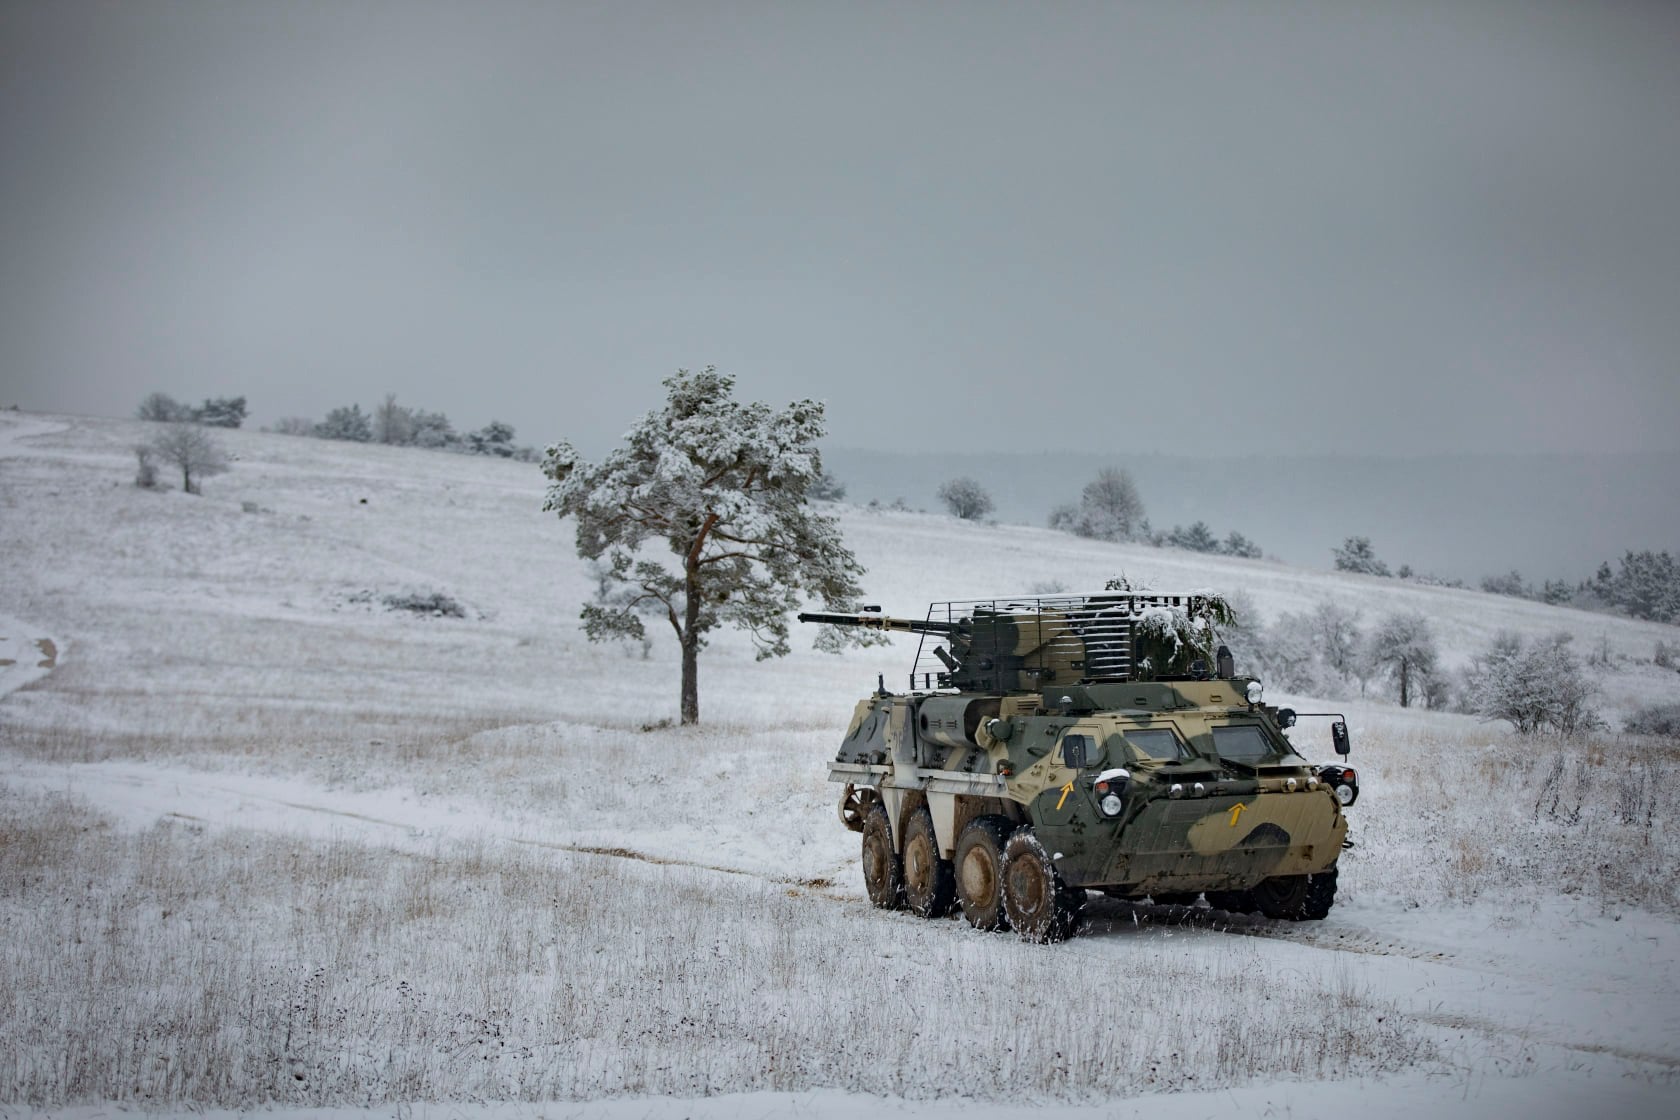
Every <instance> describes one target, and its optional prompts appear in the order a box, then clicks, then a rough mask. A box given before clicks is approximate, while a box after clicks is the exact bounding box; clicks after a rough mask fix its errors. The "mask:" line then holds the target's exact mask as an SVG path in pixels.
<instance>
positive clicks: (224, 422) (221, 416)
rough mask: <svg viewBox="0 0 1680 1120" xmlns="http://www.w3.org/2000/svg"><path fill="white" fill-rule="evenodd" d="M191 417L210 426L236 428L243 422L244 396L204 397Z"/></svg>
mask: <svg viewBox="0 0 1680 1120" xmlns="http://www.w3.org/2000/svg"><path fill="white" fill-rule="evenodd" d="M192 418H193V419H194V420H197V421H198V422H199V423H200V424H203V425H205V426H207V427H211V428H237V427H239V426H240V425H241V424H243V423H245V398H244V397H206V398H205V399H204V404H203V406H202V407H200V408H195V409H193V410H192Z"/></svg>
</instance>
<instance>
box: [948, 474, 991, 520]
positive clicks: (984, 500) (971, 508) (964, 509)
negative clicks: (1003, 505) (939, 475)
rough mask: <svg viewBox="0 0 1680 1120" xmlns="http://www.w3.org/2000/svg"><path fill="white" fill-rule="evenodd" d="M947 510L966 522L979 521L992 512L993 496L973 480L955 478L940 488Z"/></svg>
mask: <svg viewBox="0 0 1680 1120" xmlns="http://www.w3.org/2000/svg"><path fill="white" fill-rule="evenodd" d="M939 500H940V501H942V502H944V503H945V508H946V509H948V510H950V511H951V512H952V513H953V514H954V515H956V516H957V517H960V518H962V519H963V520H964V521H977V520H979V519H980V518H982V517H984V516H986V515H987V514H988V513H990V512H992V508H993V505H992V496H991V495H990V494H988V493H986V491H985V490H984V489H982V488H981V486H980V484H979V483H978V482H976V481H974V480H973V479H972V478H953V479H951V481H949V482H947V483H945V484H944V485H942V486H941V487H940V488H939Z"/></svg>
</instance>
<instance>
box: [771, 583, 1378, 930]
mask: <svg viewBox="0 0 1680 1120" xmlns="http://www.w3.org/2000/svg"><path fill="white" fill-rule="evenodd" d="M1228 618H1229V609H1228V608H1226V607H1225V605H1224V603H1223V600H1221V599H1220V598H1219V597H1218V596H1214V595H1205V594H1204V595H1156V594H1144V593H1135V592H1132V591H1129V590H1127V591H1120V592H1108V593H1101V594H1092V595H1065V596H1054V597H1027V598H1019V599H996V600H979V601H966V602H947V603H935V604H933V605H932V606H931V607H930V608H929V610H928V614H927V617H926V618H924V619H920V620H918V619H912V618H892V617H888V616H886V615H883V614H880V613H879V610H878V608H865V609H864V610H863V611H862V612H860V613H858V614H855V615H853V614H801V615H800V616H799V619H800V621H801V622H811V623H822V624H827V625H833V626H861V627H870V628H874V629H878V630H884V631H898V632H903V633H909V634H916V635H920V638H921V641H920V644H919V646H918V649H917V654H916V659H915V662H914V664H913V666H912V668H911V673H910V680H909V682H908V683H909V688H908V690H906V691H904V692H892V691H889V690H888V689H887V688H886V685H885V681H884V679H883V680H880V681H879V682H878V685H877V688H876V691H875V692H874V694H873V695H871V696H867V697H865V698H864V699H863V700H860V701H859V702H858V705H857V708H856V710H855V711H854V712H853V713H852V720H851V724H850V726H849V727H848V728H847V729H846V735H845V738H844V739H843V740H842V741H841V744H840V750H839V753H838V754H837V755H836V756H835V758H834V761H833V762H831V763H830V764H829V780H831V781H834V782H842V783H844V784H845V792H844V794H843V795H842V797H841V801H840V817H841V820H842V821H843V822H844V823H845V825H846V826H847V827H848V828H851V829H853V830H854V831H857V832H860V833H862V836H863V880H864V886H865V889H866V890H867V892H868V894H869V899H870V901H871V902H872V903H873V904H874V905H876V906H878V907H881V908H883V909H897V908H900V907H903V908H906V909H909V910H910V911H912V912H913V913H915V914H918V915H920V916H922V917H926V918H936V917H940V916H942V915H945V914H947V913H949V912H950V910H951V909H952V907H953V906H960V907H961V908H962V912H963V915H964V916H965V917H966V918H967V919H968V921H969V922H970V923H971V924H972V925H974V926H975V927H976V928H978V929H983V930H996V929H1007V928H1013V929H1014V930H1015V931H1016V932H1017V933H1018V934H1019V935H1020V936H1021V937H1022V938H1023V939H1025V940H1028V941H1038V942H1045V941H1058V940H1061V939H1063V938H1066V937H1068V936H1070V935H1071V934H1072V933H1073V931H1074V930H1075V928H1076V927H1077V925H1078V921H1079V916H1080V910H1081V907H1082V905H1083V903H1084V901H1085V898H1086V893H1087V892H1088V891H1091V890H1097V891H1101V892H1103V893H1105V894H1108V895H1111V896H1114V897H1117V898H1126V899H1142V898H1145V897H1148V898H1150V899H1152V900H1153V901H1155V902H1156V903H1181V904H1182V903H1193V902H1195V901H1196V899H1197V897H1198V896H1200V895H1202V894H1203V893H1205V894H1206V896H1207V900H1208V903H1209V905H1211V906H1214V907H1216V908H1220V909H1224V910H1229V911H1233V912H1248V911H1254V910H1258V911H1259V912H1261V913H1262V914H1265V915H1266V916H1267V917H1271V918H1278V919H1285V920H1290V921H1301V920H1309V919H1320V918H1323V917H1325V915H1327V914H1328V913H1329V911H1330V907H1331V904H1332V903H1333V902H1334V900H1335V897H1336V861H1337V858H1338V857H1339V856H1340V855H1341V854H1342V850H1343V848H1344V846H1346V843H1347V818H1346V816H1345V813H1344V809H1345V808H1346V807H1347V806H1349V805H1352V804H1353V802H1354V800H1355V799H1356V798H1357V796H1358V785H1357V775H1356V774H1355V772H1354V771H1353V770H1351V769H1349V768H1347V767H1345V766H1340V765H1327V766H1316V765H1314V764H1312V763H1310V762H1308V761H1307V760H1306V759H1305V758H1303V757H1302V756H1301V755H1300V754H1298V753H1297V752H1296V750H1295V748H1294V746H1293V745H1292V744H1291V743H1290V741H1289V739H1288V738H1286V736H1285V734H1284V732H1285V731H1286V729H1288V728H1289V727H1291V726H1292V725H1293V724H1294V723H1295V720H1296V718H1297V713H1295V712H1292V711H1290V710H1289V709H1287V708H1285V709H1281V710H1280V709H1278V708H1274V707H1271V706H1268V705H1266V704H1265V703H1263V701H1262V698H1261V693H1262V688H1261V684H1260V682H1259V681H1257V680H1254V679H1252V678H1249V677H1243V676H1238V675H1237V673H1236V671H1235V666H1234V664H1233V660H1232V657H1231V655H1230V652H1229V651H1228V650H1227V649H1226V647H1224V646H1222V645H1220V646H1217V647H1213V634H1214V628H1213V623H1214V621H1215V620H1216V619H1228ZM1210 657H1211V660H1212V662H1213V666H1212V668H1211V669H1210V667H1209V665H1208V661H1209V660H1210ZM1300 714H1302V715H1307V714H1312V715H1323V716H1329V717H1331V718H1332V719H1333V722H1332V723H1331V725H1330V728H1331V736H1332V740H1333V742H1334V747H1335V750H1336V752H1337V753H1338V754H1340V755H1346V754H1347V753H1348V751H1349V743H1348V735H1347V723H1346V721H1345V720H1344V719H1343V718H1342V717H1340V716H1339V715H1337V714H1336V713H1300Z"/></svg>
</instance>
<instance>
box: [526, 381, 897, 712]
mask: <svg viewBox="0 0 1680 1120" xmlns="http://www.w3.org/2000/svg"><path fill="white" fill-rule="evenodd" d="M664 385H665V389H666V392H667V394H668V397H667V400H666V403H665V407H664V408H662V409H659V410H657V411H654V412H649V413H648V414H647V415H645V416H643V417H642V418H641V419H640V420H639V421H637V423H636V425H635V426H634V427H633V428H631V429H630V431H629V432H628V433H626V435H625V442H624V446H622V447H620V448H619V449H617V450H616V451H613V452H612V453H611V454H609V455H608V456H607V458H606V459H605V460H604V461H602V462H601V463H599V464H596V465H591V464H589V463H586V462H584V461H583V460H582V459H581V458H579V457H578V453H577V452H576V450H574V449H573V447H572V445H571V444H570V443H566V442H564V441H562V442H560V443H558V444H555V445H554V446H552V447H550V448H549V449H548V454H547V456H546V457H545V458H544V459H543V463H542V470H543V474H544V475H546V476H547V477H548V479H549V480H550V486H549V488H548V494H547V497H546V499H545V500H544V502H543V509H544V510H545V511H548V512H551V513H556V514H559V515H560V516H561V517H575V518H576V519H577V550H578V555H580V556H582V557H584V558H585V559H587V560H595V561H604V564H603V566H602V567H601V568H600V569H598V579H599V581H600V591H599V593H598V594H597V596H596V599H595V602H593V603H590V604H588V605H586V606H585V607H584V608H583V628H584V631H585V632H586V633H587V634H588V635H589V638H590V640H591V641H601V640H608V639H616V638H635V639H640V638H642V637H643V636H644V633H645V631H644V628H643V625H642V615H644V614H651V615H654V616H656V617H659V618H663V619H665V620H666V621H667V622H669V623H670V625H671V629H672V630H673V631H675V633H676V637H677V644H678V645H679V646H680V647H681V648H682V686H681V698H682V721H683V723H685V724H688V723H696V722H698V721H699V719H700V692H699V654H700V649H701V647H702V646H703V645H705V638H706V634H707V633H708V632H710V631H711V630H713V629H715V628H717V627H718V626H720V625H723V624H725V623H729V624H731V625H734V626H737V627H740V628H741V629H743V630H745V631H747V632H748V633H749V634H750V635H751V636H752V640H753V644H754V646H755V647H756V649H757V652H758V656H759V657H760V658H761V659H762V658H766V657H780V656H782V655H784V654H786V653H787V652H788V619H787V616H788V613H789V612H790V611H792V610H794V609H795V608H796V607H798V606H799V604H800V601H801V599H802V598H803V597H804V596H807V595H809V596H815V597H816V598H818V599H820V600H821V601H822V603H823V605H824V607H826V608H827V609H828V610H832V611H850V610H854V609H856V604H857V599H858V597H859V596H860V595H861V594H862V591H861V589H860V587H859V585H858V580H859V579H860V578H861V577H862V575H863V567H862V565H860V564H859V563H858V562H857V560H856V559H855V558H854V557H853V556H852V554H851V553H850V552H849V551H847V549H846V547H845V545H844V544H843V543H842V542H841V540H840V528H839V524H838V522H837V521H836V520H835V519H834V518H832V517H826V516H824V515H822V514H819V513H816V512H815V511H813V510H812V509H811V508H810V506H809V504H808V501H807V499H808V498H809V496H810V489H811V486H812V485H813V484H814V483H815V482H816V481H817V480H818V479H819V478H820V477H821V476H822V460H821V458H820V457H819V455H818V453H817V440H819V439H821V438H822V435H823V429H824V425H823V406H822V404H821V403H820V402H818V401H809V400H806V401H795V402H794V403H793V404H790V405H789V406H788V407H787V408H785V409H782V410H781V411H779V412H778V411H775V410H773V409H771V408H770V407H769V406H768V405H765V404H761V403H757V402H754V403H752V404H740V403H738V402H736V401H735V399H734V396H733V393H734V386H735V379H734V378H733V377H729V376H726V375H724V374H720V373H718V372H717V371H716V370H715V369H713V368H712V367H711V366H707V367H706V368H705V369H704V370H702V371H701V372H700V373H690V372H689V371H687V370H679V371H678V372H677V374H676V376H674V377H670V378H667V379H666V380H665V382H664ZM649 541H662V542H664V544H665V545H666V546H667V547H668V548H669V549H670V551H671V554H672V556H673V557H674V560H673V561H670V562H661V561H660V560H659V559H656V558H651V557H647V556H644V555H642V554H641V549H642V545H643V544H644V543H647V542H649ZM883 637H884V636H883V635H880V634H873V633H870V632H869V631H864V630H840V629H838V628H828V629H825V630H824V632H823V633H822V635H821V637H820V638H819V640H818V641H819V645H821V646H823V647H824V648H831V649H832V648H838V647H839V646H840V645H843V644H874V643H875V642H877V641H880V640H882V639H883Z"/></svg>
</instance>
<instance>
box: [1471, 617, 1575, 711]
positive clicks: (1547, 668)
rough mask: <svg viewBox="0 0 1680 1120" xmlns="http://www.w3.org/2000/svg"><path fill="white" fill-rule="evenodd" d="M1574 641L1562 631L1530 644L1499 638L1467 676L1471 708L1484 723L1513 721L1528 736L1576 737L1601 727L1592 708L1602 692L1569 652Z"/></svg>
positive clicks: (1506, 635)
mask: <svg viewBox="0 0 1680 1120" xmlns="http://www.w3.org/2000/svg"><path fill="white" fill-rule="evenodd" d="M1573 640H1574V639H1573V635H1570V634H1568V633H1564V632H1561V631H1560V632H1559V633H1556V634H1553V635H1552V636H1551V637H1550V638H1546V639H1542V640H1539V641H1535V642H1530V643H1525V642H1524V641H1523V640H1522V639H1521V638H1520V637H1518V636H1517V635H1516V634H1512V633H1508V632H1504V633H1500V634H1498V635H1496V636H1495V637H1494V639H1493V643H1492V644H1491V645H1490V646H1489V647H1488V648H1487V649H1486V650H1485V651H1483V652H1482V653H1481V654H1480V655H1479V656H1477V657H1476V658H1475V660H1474V661H1473V662H1472V663H1471V666H1470V670H1469V672H1468V673H1467V674H1466V676H1465V682H1464V693H1465V700H1466V706H1467V707H1468V708H1469V709H1470V710H1471V711H1473V712H1475V713H1476V714H1477V715H1479V716H1481V717H1482V718H1483V719H1490V720H1491V719H1502V720H1508V721H1509V722H1510V724H1511V726H1512V727H1514V728H1516V730H1517V732H1518V733H1519V734H1522V735H1532V734H1534V733H1536V732H1539V731H1547V730H1550V731H1556V732H1559V733H1560V734H1564V735H1573V734H1575V733H1576V732H1578V731H1586V730H1588V729H1590V728H1592V727H1595V726H1598V724H1599V723H1600V720H1599V718H1598V714H1597V713H1596V712H1595V711H1593V709H1592V706H1591V701H1592V698H1593V697H1594V696H1595V695H1597V692H1598V687H1597V685H1596V684H1595V683H1594V682H1593V681H1592V680H1591V679H1590V678H1589V677H1588V675H1587V673H1586V670H1585V669H1584V668H1583V667H1582V666H1581V663H1580V661H1579V660H1577V659H1576V657H1575V654H1574V651H1573V650H1571V649H1570V648H1569V644H1570V642H1571V641H1573Z"/></svg>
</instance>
